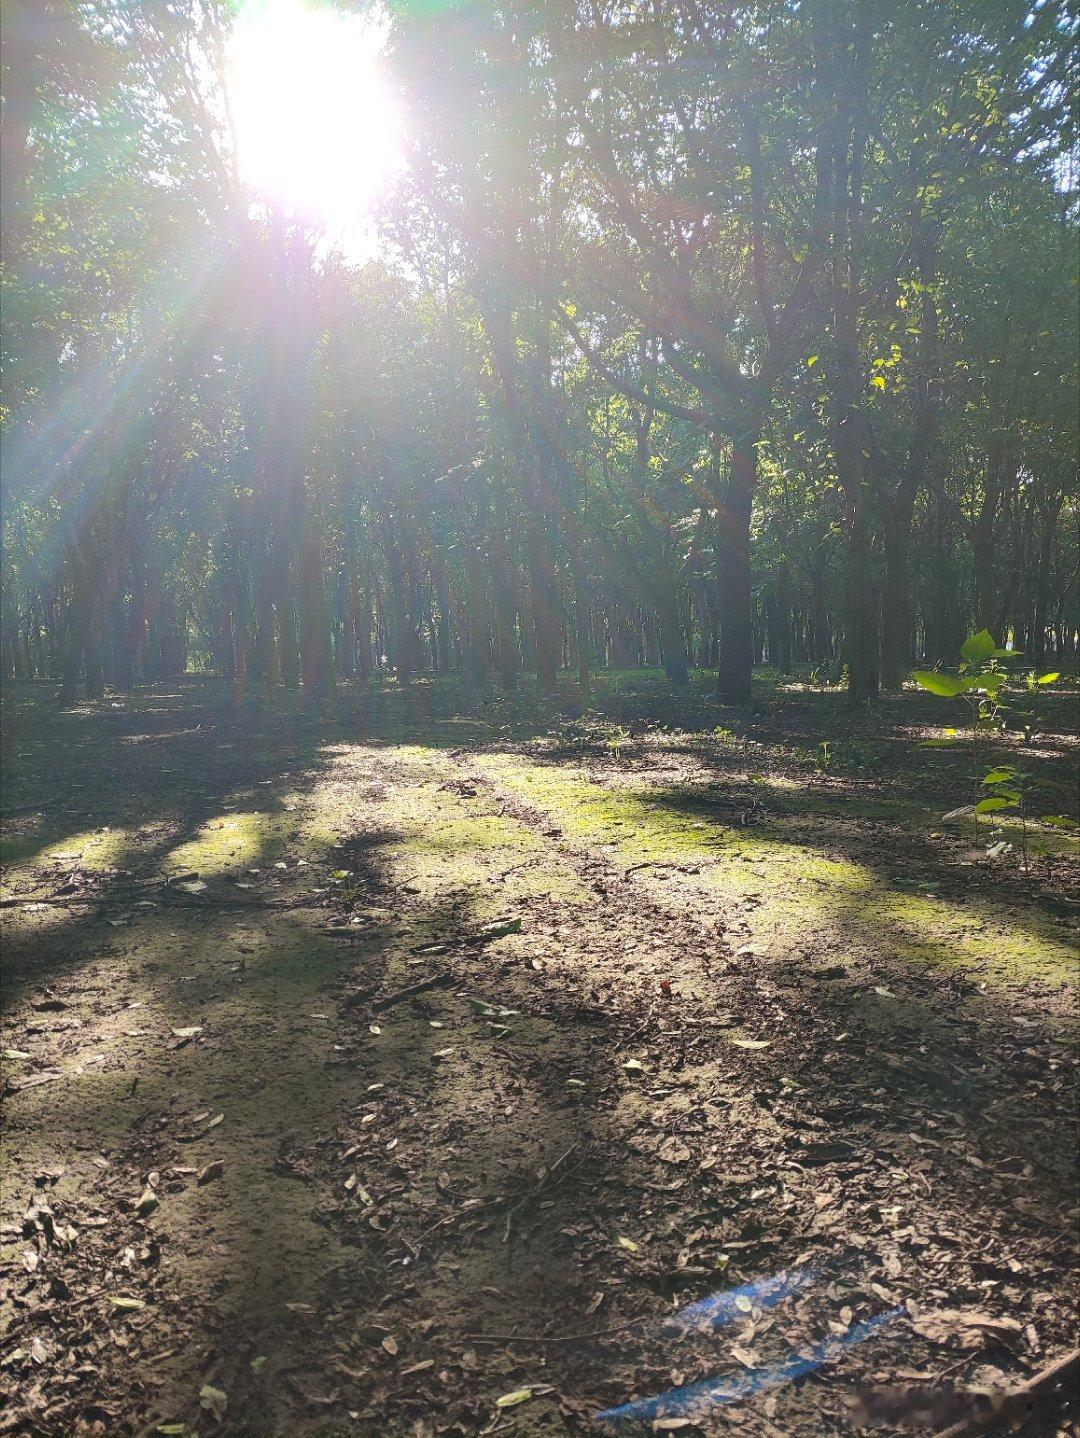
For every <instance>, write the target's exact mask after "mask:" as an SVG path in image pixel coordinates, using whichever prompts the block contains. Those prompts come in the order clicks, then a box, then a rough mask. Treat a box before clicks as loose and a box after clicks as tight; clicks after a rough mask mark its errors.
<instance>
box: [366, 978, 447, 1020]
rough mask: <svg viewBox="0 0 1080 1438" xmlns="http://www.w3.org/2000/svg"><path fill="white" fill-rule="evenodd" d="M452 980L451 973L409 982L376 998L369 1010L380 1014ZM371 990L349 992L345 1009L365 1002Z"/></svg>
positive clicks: (441, 986) (439, 987) (443, 986)
mask: <svg viewBox="0 0 1080 1438" xmlns="http://www.w3.org/2000/svg"><path fill="white" fill-rule="evenodd" d="M454 982H455V979H454V975H453V974H436V975H435V976H434V977H433V978H430V979H420V981H419V982H418V983H415V984H409V985H407V987H405V988H403V989H398V990H397V992H396V993H393V994H387V995H386V997H385V998H382V999H376V1000H375V1002H374V1003H373V1004H372V1005H371V1012H372V1013H373V1014H381V1013H382V1012H383V1011H384V1010H385V1009H392V1008H393V1007H394V1005H395V1004H400V1003H404V1001H405V1000H406V999H411V998H414V997H415V996H416V995H417V994H426V993H428V992H429V991H430V990H431V989H442V988H445V987H446V986H447V985H448V984H452V983H454ZM373 992H374V991H373V990H372V989H364V990H363V991H362V992H361V993H356V994H350V995H349V997H348V998H347V999H346V1000H345V1007H346V1008H347V1009H354V1008H356V1007H357V1005H358V1004H362V1003H366V1001H367V1000H368V999H369V998H370V997H371V995H372V993H373Z"/></svg>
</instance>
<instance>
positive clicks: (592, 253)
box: [0, 0, 1080, 703]
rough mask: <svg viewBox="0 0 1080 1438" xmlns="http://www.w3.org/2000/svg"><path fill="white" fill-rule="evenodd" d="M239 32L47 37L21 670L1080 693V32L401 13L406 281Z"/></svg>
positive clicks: (27, 226) (25, 198) (12, 260)
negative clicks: (1079, 59) (280, 114)
mask: <svg viewBox="0 0 1080 1438" xmlns="http://www.w3.org/2000/svg"><path fill="white" fill-rule="evenodd" d="M230 13H231V12H230V11H229V9H228V7H226V6H225V5H224V4H222V3H219V0H163V3H162V4H159V5H155V6H126V5H121V4H120V3H119V0H88V3H86V4H78V5H76V4H75V3H74V0H12V4H11V6H10V9H9V11H8V12H7V14H6V18H5V45H4V62H3V63H4V68H3V76H2V84H3V165H4V180H5V183H4V187H3V199H2V231H3V248H4V260H3V286H4V315H5V323H4V330H3V340H2V345H3V349H2V362H3V433H4V456H3V459H4V495H3V541H4V543H3V585H4V596H5V603H4V606H3V612H2V621H0V649H2V653H0V658H2V668H3V673H4V674H5V676H6V677H8V678H41V677H43V676H53V677H56V678H59V679H60V680H61V691H62V697H63V699H64V701H65V702H69V701H71V700H73V699H75V698H76V697H78V696H79V695H80V694H86V695H89V696H94V695H100V694H101V693H102V692H103V689H104V686H105V685H106V684H109V685H114V686H117V687H119V688H124V687H127V686H129V685H131V684H132V683H135V682H138V681H145V680H152V679H155V678H159V677H161V676H164V675H167V674H172V673H176V672H178V671H180V670H183V669H185V668H188V667H192V668H199V669H210V670H214V671H217V672H219V673H221V674H223V675H226V676H229V677H230V678H233V679H235V680H237V681H238V682H241V683H243V684H244V685H245V686H248V687H249V688H251V689H252V690H257V689H264V690H266V691H272V690H273V689H274V688H275V687H276V686H279V685H284V686H289V687H292V686H301V685H302V686H304V688H307V689H310V690H312V691H314V692H317V691H319V690H321V689H323V688H325V687H326V686H328V685H331V684H334V683H336V682H338V681H339V680H347V679H360V680H364V679H367V678H369V677H370V676H372V675H374V674H376V673H377V672H380V671H386V670H392V671H394V672H395V673H396V674H397V676H398V677H399V679H401V680H402V681H408V680H410V679H411V678H414V677H416V676H419V675H422V674H442V673H447V672H451V671H455V672H462V673H464V674H467V675H469V676H471V677H473V678H474V679H475V680H476V681H477V683H480V682H483V681H485V680H487V679H489V678H495V679H497V680H498V681H500V682H501V683H503V684H504V685H507V686H510V685H513V684H514V683H515V682H516V678H517V676H518V675H519V674H520V673H521V672H522V671H530V672H532V673H534V674H535V675H536V676H537V677H538V680H539V682H540V684H541V686H542V687H543V688H544V689H546V690H552V689H553V688H554V686H555V684H556V681H557V678H558V675H559V673H560V671H561V670H569V671H571V673H572V675H573V676H574V677H575V678H576V679H577V681H578V682H579V683H580V684H581V685H582V686H583V687H585V686H587V684H588V679H589V675H590V673H591V672H592V671H593V670H595V669H596V668H598V667H603V666H624V665H636V664H645V665H656V666H662V667H663V668H664V670H665V671H666V673H667V674H668V676H669V677H670V679H671V680H672V681H673V682H674V683H676V684H681V683H685V682H686V681H687V678H688V674H689V670H690V668H691V666H698V667H704V668H710V669H715V670H716V675H717V681H716V682H717V697H718V699H720V700H721V701H722V702H728V703H745V702H747V701H748V700H749V698H750V681H751V671H752V668H753V666H754V665H755V664H758V663H761V662H767V663H769V664H770V665H772V666H773V667H774V668H776V669H777V670H779V671H780V672H782V673H792V672H796V671H799V672H804V673H805V672H807V671H812V670H816V671H817V672H818V674H819V675H820V676H821V677H822V678H826V679H831V680H833V681H835V682H840V681H841V679H842V680H843V682H844V683H846V685H847V687H848V690H849V693H850V695H851V697H852V700H853V701H854V702H856V703H864V702H866V701H869V700H871V699H873V697H874V696H875V695H876V694H877V693H878V691H879V689H880V688H881V687H882V686H885V687H888V688H895V687H897V686H898V685H899V684H900V683H901V682H902V681H903V679H904V677H905V675H906V674H907V673H908V672H909V670H910V668H911V666H912V664H913V663H914V662H915V661H916V660H919V661H920V662H921V663H922V664H924V665H932V664H934V663H935V662H937V661H939V660H946V661H952V660H953V659H954V658H955V655H956V652H957V650H958V648H959V645H960V643H961V641H962V640H963V637H964V635H965V634H966V633H968V632H970V631H971V630H972V629H973V628H975V629H981V628H988V629H989V630H991V632H992V633H993V634H994V635H995V636H997V637H998V638H999V640H1001V641H1004V640H1005V638H1006V637H1007V636H1008V637H1010V638H1011V640H1012V642H1013V643H1014V644H1015V645H1016V647H1018V648H1021V649H1023V650H1024V651H1025V652H1026V653H1027V654H1029V655H1031V656H1032V658H1033V660H1040V659H1042V658H1044V657H1049V656H1053V657H1054V658H1055V660H1056V661H1060V663H1061V664H1062V665H1066V666H1070V667H1072V666H1074V665H1075V662H1076V655H1077V642H1078V634H1077V630H1078V618H1077V605H1078V561H1080V551H1078V530H1077V517H1078V495H1077V482H1076V481H1077V403H1076V401H1077V354H1078V335H1077V264H1076V261H1077V251H1076V238H1077V224H1076V220H1077V207H1076V197H1077V191H1076V170H1075V162H1076V157H1077V139H1076V132H1075V110H1074V109H1073V108H1072V101H1073V98H1074V95H1075V81H1076V73H1075V66H1076V54H1077V47H1076V37H1077V28H1078V21H1077V18H1076V16H1075V14H1074V13H1073V11H1072V10H1071V8H1070V6H1069V5H1068V4H1067V3H1064V0H1057V3H1052V2H1051V0H1047V3H1038V0H1035V3H1032V0H1027V3H1021V4H1014V3H1007V0H908V3H905V4H904V5H897V4H896V3H891V4H886V3H884V0H799V3H796V0H773V3H748V4H745V5H739V6H732V5H730V4H727V3H719V4H709V3H703V0H671V3H664V4H661V3H659V0H633V3H609V0H574V3H570V0H544V3H528V4H524V3H517V0H514V3H507V4H499V3H495V4H491V5H482V6H480V5H466V6H449V7H425V8H422V9H419V10H418V9H415V8H413V9H410V10H408V11H406V10H405V9H402V10H401V11H400V12H398V13H396V14H395V16H394V20H393V25H392V30H391V34H390V38H389V41H388V52H387V55H388V64H389V65H390V67H391V70H392V73H393V76H394V80H395V83H396V85H397V86H398V87H399V90H400V94H401V103H402V106H403V109H404V113H405V115H406V131H407V135H408V144H409V154H408V165H407V167H406V169H405V170H404V172H403V174H402V175H401V177H400V178H399V180H398V181H397V182H396V183H395V185H394V188H393V191H392V193H391V194H389V195H388V196H387V197H386V199H385V202H384V204H383V205H382V207H381V211H380V214H379V215H378V217H377V227H378V232H379V237H380V245H379V249H378V252H377V258H375V259H373V260H370V261H368V262H367V263H364V264H362V265H357V264H349V263H346V261H345V260H344V259H342V257H341V256H340V255H335V254H333V253H327V251H326V249H325V246H322V245H321V244H320V243H319V238H318V236H317V235H314V234H312V233H311V232H310V231H309V230H306V229H305V228H304V227H303V226H300V225H298V224H296V223H295V222H293V221H291V220H290V219H289V218H288V217H286V216H283V215H281V214H279V213H274V212H272V211H269V210H265V209H263V210H258V209H255V210H253V209H252V207H251V206H250V205H249V203H248V199H247V198H246V196H245V195H244V193H243V190H242V187H241V186H240V184H239V181H238V179H237V176H236V173H235V164H234V157H233V154H232V151H231V147H230V141H229V128H228V115H227V109H226V107H225V106H224V105H223V104H222V97H221V94H220V91H219V89H218V88H217V86H216V84H215V82H214V78H213V77H214V76H220V75H221V74H222V72H223V56H224V53H225V45H226V42H227V34H228V25H229V23H230V22H229V15H230ZM356 142H357V144H358V145H360V144H363V143H368V142H370V137H364V136H357V140H356Z"/></svg>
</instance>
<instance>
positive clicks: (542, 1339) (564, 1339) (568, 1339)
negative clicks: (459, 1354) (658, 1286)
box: [461, 1314, 649, 1344]
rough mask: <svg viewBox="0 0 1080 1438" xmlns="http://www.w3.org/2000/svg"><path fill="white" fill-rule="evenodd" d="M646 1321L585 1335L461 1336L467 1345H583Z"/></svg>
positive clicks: (643, 1319)
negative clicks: (588, 1340) (590, 1340)
mask: <svg viewBox="0 0 1080 1438" xmlns="http://www.w3.org/2000/svg"><path fill="white" fill-rule="evenodd" d="M648 1321H649V1316H648V1314H642V1316H641V1317H640V1318H632V1319H631V1320H630V1322H629V1323H619V1324H616V1325H615V1327H614V1328H594V1329H592V1330H591V1331H590V1332H587V1333H463V1334H462V1335H461V1336H462V1338H463V1339H464V1340H466V1341H467V1342H469V1343H507V1344H509V1343H584V1342H585V1341H586V1340H587V1339H590V1338H613V1337H614V1336H615V1335H616V1334H617V1333H629V1332H630V1330H631V1329H633V1328H640V1327H641V1325H642V1324H643V1323H647V1322H648Z"/></svg>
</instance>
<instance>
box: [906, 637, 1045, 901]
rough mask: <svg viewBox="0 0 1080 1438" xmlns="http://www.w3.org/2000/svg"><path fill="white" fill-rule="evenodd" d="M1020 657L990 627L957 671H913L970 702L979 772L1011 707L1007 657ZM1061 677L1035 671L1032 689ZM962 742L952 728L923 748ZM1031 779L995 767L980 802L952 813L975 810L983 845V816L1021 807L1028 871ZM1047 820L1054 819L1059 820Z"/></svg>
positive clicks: (926, 683)
mask: <svg viewBox="0 0 1080 1438" xmlns="http://www.w3.org/2000/svg"><path fill="white" fill-rule="evenodd" d="M1017 657H1019V650H1015V649H1002V648H1000V647H999V645H998V643H997V641H996V640H995V639H994V637H993V635H992V634H991V633H990V631H989V630H988V629H982V630H980V631H979V633H978V634H973V635H971V636H970V638H968V639H965V641H964V643H963V644H962V645H961V647H960V665H959V667H958V669H957V672H956V673H955V674H947V673H942V672H941V671H939V670H926V669H923V670H916V672H915V673H914V674H913V675H912V678H913V679H914V680H915V682H916V683H917V684H918V685H919V687H920V688H921V689H925V690H926V691H927V692H928V693H930V694H939V695H941V696H942V697H943V698H947V699H962V700H963V701H964V702H965V704H966V705H967V707H968V712H969V716H970V736H971V753H972V759H973V760H974V763H975V765H976V770H978V768H981V767H982V766H981V764H980V759H981V757H982V749H983V742H984V741H985V740H986V739H987V738H988V737H990V736H992V735H994V734H1002V733H1004V730H1005V716H1006V713H1007V712H1008V710H1009V708H1010V705H1009V704H1008V703H1007V701H1006V700H1005V698H1004V696H1003V694H1002V689H1003V687H1004V685H1005V682H1006V678H1007V676H1006V673H1005V670H1004V668H1003V661H1007V660H1010V659H1013V658H1017ZM1059 677H1060V676H1059V675H1058V674H1056V673H1054V674H1042V675H1038V676H1036V675H1035V674H1034V673H1032V674H1031V675H1029V677H1028V689H1029V690H1033V689H1035V688H1036V687H1037V686H1039V685H1043V686H1045V685H1047V684H1052V683H1053V682H1054V680H1055V679H1057V678H1059ZM1026 732H1027V730H1026V729H1025V733H1026ZM959 742H960V735H959V734H958V733H957V732H956V731H955V730H952V731H949V732H948V734H947V737H945V738H941V739H927V740H926V741H925V742H924V745H923V747H924V748H927V749H941V748H946V747H949V746H951V745H953V744H956V743H959ZM1028 778H1029V776H1028V775H1027V774H1025V773H1024V772H1022V771H1021V770H1020V769H1018V768H1017V767H1016V766H1015V765H1012V764H997V765H994V766H993V767H992V768H991V769H989V770H988V771H987V772H986V773H985V774H984V775H983V776H982V778H981V779H979V781H978V784H977V786H976V791H975V799H974V802H973V803H972V804H970V805H967V804H965V805H962V806H961V808H960V809H954V810H952V811H951V812H950V815H947V816H946V817H952V816H955V817H959V816H960V815H961V814H967V813H970V814H971V815H972V818H973V821H974V827H975V841H976V843H977V842H978V838H979V816H980V815H985V814H995V813H1001V812H1004V811H1006V810H1013V809H1015V810H1016V811H1017V812H1018V814H1019V818H1020V827H1021V834H1022V844H1023V854H1024V873H1025V874H1026V873H1027V872H1028V845H1027V815H1026V813H1025V809H1024V798H1025V793H1026V786H1027V782H1028ZM1055 818H1056V816H1055ZM1047 822H1054V819H1049V820H1048V821H1047ZM999 852H1000V850H999Z"/></svg>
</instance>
